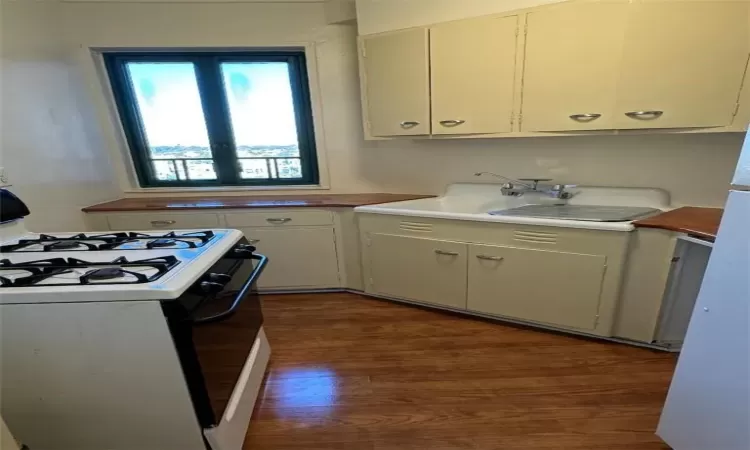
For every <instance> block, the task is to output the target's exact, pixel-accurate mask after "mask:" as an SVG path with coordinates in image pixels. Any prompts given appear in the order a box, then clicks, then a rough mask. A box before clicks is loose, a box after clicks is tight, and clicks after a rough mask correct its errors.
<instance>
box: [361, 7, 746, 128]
mask: <svg viewBox="0 0 750 450" xmlns="http://www.w3.org/2000/svg"><path fill="white" fill-rule="evenodd" d="M749 17H750V2H747V1H741V0H601V1H594V0H591V1H588V0H580V1H578V0H568V1H563V2H555V4H548V5H539V6H535V7H531V8H527V9H522V10H513V11H508V12H506V13H504V14H498V15H491V16H484V17H478V18H470V19H463V20H456V21H452V22H445V23H439V24H434V25H431V26H429V28H424V27H422V28H415V29H410V30H405V31H397V32H392V33H386V34H382V35H374V36H365V37H360V40H361V42H362V58H361V67H362V71H361V72H362V73H361V77H362V96H363V105H364V107H365V112H364V115H365V117H366V119H365V120H366V126H367V129H368V132H367V133H365V137H366V138H367V139H379V138H393V137H399V136H412V137H415V136H416V137H422V138H460V137H480V136H481V137H515V136H543V135H548V134H549V133H570V132H576V133H577V134H582V133H587V132H589V133H592V132H598V134H601V133H602V132H603V131H608V132H609V133H610V134H615V133H616V132H617V130H641V132H645V133H652V132H653V131H649V129H663V130H662V132H670V133H673V132H685V131H693V130H692V129H701V131H702V132H725V131H739V130H741V129H743V127H742V126H739V125H737V123H738V120H739V121H743V120H744V119H743V118H742V117H741V116H740V117H738V118H737V119H735V116H737V115H738V113H737V110H738V106H739V110H740V114H742V113H744V112H745V111H746V110H747V109H750V106H744V103H747V102H748V100H745V99H746V97H747V95H744V94H743V96H742V98H741V99H740V104H739V105H738V96H739V95H740V89H741V87H742V84H743V77H745V78H746V77H747V61H748V54H749V53H750V19H748V18H749ZM428 122H429V123H428ZM630 132H631V133H633V132H636V131H630Z"/></svg>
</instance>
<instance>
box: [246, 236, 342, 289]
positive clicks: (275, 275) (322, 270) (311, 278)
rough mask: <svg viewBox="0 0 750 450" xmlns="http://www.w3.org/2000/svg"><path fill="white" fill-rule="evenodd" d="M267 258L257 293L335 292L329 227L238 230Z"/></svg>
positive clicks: (332, 239)
mask: <svg viewBox="0 0 750 450" xmlns="http://www.w3.org/2000/svg"><path fill="white" fill-rule="evenodd" d="M239 230H240V231H242V233H243V234H244V235H245V237H246V238H247V239H248V241H249V242H250V243H252V244H253V245H254V246H255V247H257V249H258V253H261V254H263V255H265V256H267V257H268V267H267V268H266V269H265V270H264V272H263V276H261V277H260V279H259V280H258V287H259V288H260V289H319V288H338V287H340V286H341V282H340V280H339V268H338V260H337V256H336V237H335V233H334V229H333V228H331V227H309V228H295V227H285V228H240V229H239Z"/></svg>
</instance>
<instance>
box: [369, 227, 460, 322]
mask: <svg viewBox="0 0 750 450" xmlns="http://www.w3.org/2000/svg"><path fill="white" fill-rule="evenodd" d="M365 242H366V243H365V245H366V246H367V247H368V250H369V251H368V252H367V253H368V254H369V261H368V262H367V267H368V268H369V273H368V275H367V277H368V279H366V280H365V292H367V293H370V294H375V295H383V296H387V297H394V298H400V299H406V300H414V301H418V302H424V303H433V304H436V305H440V306H448V307H451V308H458V309H465V308H466V258H467V246H466V244H462V243H458V242H450V241H443V240H436V239H420V238H413V237H404V236H393V235H388V234H380V233H373V234H369V235H368V236H366V237H365Z"/></svg>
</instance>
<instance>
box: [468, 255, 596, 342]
mask: <svg viewBox="0 0 750 450" xmlns="http://www.w3.org/2000/svg"><path fill="white" fill-rule="evenodd" d="M605 268H606V257H604V256H599V255H584V254H577V253H563V252H557V251H548V250H534V249H524V248H515V247H503V246H489V245H469V261H468V270H469V282H468V301H467V308H468V309H469V310H470V311H477V312H482V313H486V314H493V315H498V316H504V317H508V318H513V319H520V320H529V321H533V322H540V323H544V324H549V325H555V326H560V327H567V328H578V329H581V330H593V329H594V328H595V327H596V322H597V313H598V309H599V298H600V295H601V286H602V281H603V279H604V272H605Z"/></svg>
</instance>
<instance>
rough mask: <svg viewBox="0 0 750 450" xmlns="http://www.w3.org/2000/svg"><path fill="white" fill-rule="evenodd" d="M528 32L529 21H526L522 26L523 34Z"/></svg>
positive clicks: (525, 34)
mask: <svg viewBox="0 0 750 450" xmlns="http://www.w3.org/2000/svg"><path fill="white" fill-rule="evenodd" d="M528 34H529V22H526V24H524V26H523V35H524V36H527V35H528Z"/></svg>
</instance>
